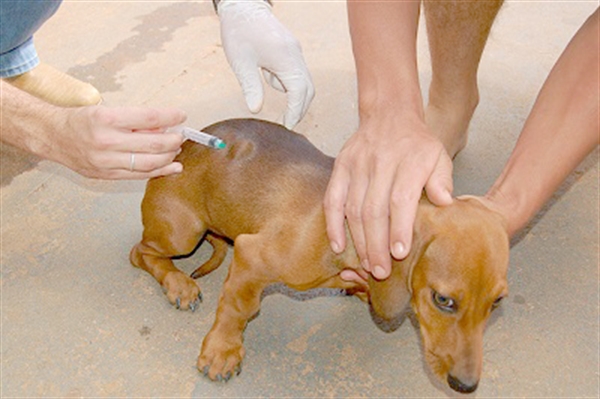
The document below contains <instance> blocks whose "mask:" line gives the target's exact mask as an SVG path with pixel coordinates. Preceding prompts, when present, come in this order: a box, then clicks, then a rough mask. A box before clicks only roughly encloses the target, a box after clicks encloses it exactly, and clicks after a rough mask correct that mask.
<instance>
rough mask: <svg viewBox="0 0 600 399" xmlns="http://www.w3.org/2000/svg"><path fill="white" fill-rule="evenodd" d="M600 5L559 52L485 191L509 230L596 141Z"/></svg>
mask: <svg viewBox="0 0 600 399" xmlns="http://www.w3.org/2000/svg"><path fill="white" fill-rule="evenodd" d="M598 18H599V14H598V10H597V11H596V12H595V13H594V14H593V15H592V16H591V17H590V18H589V19H588V20H587V22H586V23H585V24H584V26H583V27H582V28H581V29H580V30H579V32H578V33H577V35H576V36H575V37H574V38H573V40H572V41H571V43H569V45H568V47H567V48H566V50H565V51H564V53H563V54H562V55H561V57H560V59H559V60H558V62H557V63H556V65H555V67H554V68H553V69H552V71H551V72H550V75H549V76H548V79H547V80H546V82H545V83H544V86H543V88H542V90H541V92H540V94H539V96H538V98H537V100H536V102H535V105H534V107H533V109H532V111H531V115H530V117H529V118H528V120H527V121H526V123H525V126H524V127H523V131H522V133H521V136H520V138H519V140H518V141H517V144H516V146H515V149H514V151H513V153H512V155H511V157H510V158H509V160H508V163H507V165H506V167H505V168H504V171H503V172H502V174H501V175H500V177H499V178H498V180H497V181H496V182H495V184H494V185H493V186H492V188H491V189H490V190H489V192H488V193H487V194H486V197H487V198H488V199H489V200H491V201H492V203H493V204H494V206H496V207H498V208H499V210H500V211H501V212H502V213H503V214H504V215H505V216H506V218H507V221H508V231H509V234H510V235H513V234H514V233H516V232H517V231H518V230H520V229H522V228H523V227H524V226H525V225H526V224H527V222H528V221H529V220H530V219H531V218H532V217H533V216H534V215H535V214H536V213H537V212H538V211H539V210H540V209H541V207H542V206H543V204H544V203H545V202H546V201H548V199H549V198H550V197H551V196H552V193H554V191H556V189H557V188H558V187H559V185H560V184H561V182H562V181H564V179H565V178H566V177H567V176H568V175H569V173H570V172H571V171H572V170H573V169H574V168H575V167H576V166H577V165H578V164H579V163H580V162H581V161H582V160H583V159H584V158H585V156H586V155H587V154H589V153H590V151H592V150H593V149H594V148H595V147H596V146H597V145H598V143H599V133H598V132H599V123H598V118H599V115H598V112H599V111H598V108H599V90H600V86H599V79H598V74H599V68H600V66H599V65H600V64H599V59H598V58H599V53H598V48H599V39H598V37H599V24H598Z"/></svg>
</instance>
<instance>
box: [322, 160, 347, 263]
mask: <svg viewBox="0 0 600 399" xmlns="http://www.w3.org/2000/svg"><path fill="white" fill-rule="evenodd" d="M348 184H349V175H348V173H347V171H346V169H345V168H343V167H336V168H334V170H333V173H332V175H331V179H330V180H329V185H328V187H327V192H326V193H325V199H324V201H323V208H324V211H325V221H326V224H327V236H328V237H329V241H330V245H331V249H332V250H333V252H335V253H341V252H343V251H344V249H345V248H346V229H345V219H346V216H345V213H344V205H345V203H346V196H347V194H348Z"/></svg>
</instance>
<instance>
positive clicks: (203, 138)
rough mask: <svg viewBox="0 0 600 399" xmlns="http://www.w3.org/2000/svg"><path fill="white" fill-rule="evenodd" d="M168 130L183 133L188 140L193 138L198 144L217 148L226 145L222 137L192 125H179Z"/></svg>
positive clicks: (219, 148)
mask: <svg viewBox="0 0 600 399" xmlns="http://www.w3.org/2000/svg"><path fill="white" fill-rule="evenodd" d="M167 131H169V132H175V133H181V134H183V136H184V137H185V138H186V139H188V140H192V141H194V142H196V143H198V144H202V145H205V146H207V147H211V148H215V149H217V150H221V149H223V148H225V147H226V144H225V142H224V141H223V140H221V139H220V138H218V137H215V136H213V135H211V134H208V133H204V132H201V131H198V130H196V129H192V128H191V127H187V126H182V125H179V126H174V127H172V128H169V129H168V130H167Z"/></svg>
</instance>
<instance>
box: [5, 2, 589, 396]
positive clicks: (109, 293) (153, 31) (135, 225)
mask: <svg viewBox="0 0 600 399" xmlns="http://www.w3.org/2000/svg"><path fill="white" fill-rule="evenodd" d="M595 7H597V1H589V2H560V1H558V2H508V3H507V4H506V5H505V7H504V9H503V10H502V11H501V12H500V15H499V17H498V20H497V23H496V25H495V27H494V29H493V31H492V35H491V38H490V41H489V44H488V47H487V49H486V52H485V53H484V57H483V61H482V64H481V71H480V89H481V103H480V106H479V108H478V110H477V112H476V114H475V117H474V119H473V122H472V125H471V128H470V142H469V145H468V147H467V148H466V149H465V150H464V152H462V153H461V154H460V155H459V156H458V158H457V159H456V161H455V186H456V188H455V193H456V194H465V193H469V194H482V193H484V192H485V191H486V189H487V188H488V187H489V186H490V184H491V183H492V182H493V180H494V179H495V177H496V176H497V175H498V173H499V172H500V170H501V169H502V166H503V163H504V162H505V160H506V159H507V157H508V156H509V153H510V151H511V149H512V147H513V145H514V143H515V140H516V138H517V136H518V133H519V131H520V128H521V127H522V125H523V122H524V120H525V118H526V116H527V113H528V111H529V109H530V107H531V105H532V102H533V101H534V99H535V97H536V94H537V91H538V89H539V88H540V86H541V84H542V82H543V81H544V79H545V77H546V75H547V74H548V72H549V71H550V68H551V67H552V65H553V62H554V61H555V60H556V58H557V57H558V55H559V54H560V52H561V51H562V49H563V48H564V46H565V45H566V44H567V42H568V40H569V39H570V37H571V36H572V34H573V33H574V32H575V31H576V30H577V29H578V27H579V25H580V24H581V23H582V22H583V21H584V20H585V18H586V17H587V16H588V15H589V14H590V13H591V12H592V11H593V10H594V9H595ZM275 13H276V14H277V15H278V16H279V18H280V19H281V20H282V22H283V23H284V24H286V25H287V26H288V27H289V29H290V30H291V31H292V32H293V33H294V34H295V35H296V36H297V38H298V39H299V40H300V41H301V43H302V45H303V49H304V55H305V57H306V61H307V63H308V66H309V69H310V70H311V72H312V75H313V79H314V82H315V86H316V90H317V95H316V97H315V100H314V102H313V104H312V107H311V108H310V111H309V113H308V115H307V116H306V117H305V119H304V120H303V121H302V123H301V124H300V125H299V126H298V127H297V129H296V130H297V131H299V132H301V133H303V134H305V135H307V136H308V137H309V138H310V139H311V141H312V142H314V143H315V145H317V146H318V147H319V148H321V149H322V150H323V151H325V152H326V153H328V154H331V155H335V154H336V153H337V152H338V151H339V149H340V148H341V146H342V144H343V143H344V141H345V140H346V139H347V138H348V137H349V136H350V135H351V134H352V133H353V131H354V129H355V128H356V126H357V117H356V90H355V74H354V64H353V59H352V54H351V48H350V42H349V37H348V28H347V23H346V13H345V3H344V2H342V1H327V2H325V1H323V2H318V1H317V2H310V1H294V2H292V1H284V0H281V1H279V2H277V3H276V6H275ZM36 42H37V47H38V50H39V53H40V55H41V57H42V58H43V60H44V61H45V62H46V63H49V64H52V65H54V66H56V67H57V68H59V69H61V70H63V71H66V72H69V73H71V74H73V75H75V76H77V77H79V78H81V79H85V80H89V81H90V82H92V83H93V84H95V85H96V86H97V87H98V88H99V89H100V90H101V91H102V92H103V95H104V99H105V103H106V105H111V106H115V105H151V106H176V107H180V108H182V109H184V110H185V111H186V112H187V113H188V114H189V124H190V125H191V126H195V127H202V126H205V125H208V124H210V123H212V122H215V121H218V120H221V119H226V118H230V117H241V116H248V115H249V112H248V111H247V110H246V108H245V104H244V101H243V98H242V95H241V92H240V90H239V88H238V85H237V82H236V80H235V78H234V76H233V74H232V72H231V71H230V70H229V67H228V65H227V63H226V60H225V57H224V54H223V51H222V48H221V46H220V39H219V25H218V19H217V17H216V16H215V15H214V11H213V8H212V4H211V3H210V2H207V1H203V2H167V1H127V2H123V1H96V2H88V1H83V0H72V1H69V2H65V3H64V4H63V6H62V7H61V8H60V10H59V12H58V13H57V14H56V15H55V17H54V18H52V19H51V20H50V21H49V22H48V23H47V24H46V25H45V26H44V27H43V28H42V29H41V31H40V32H39V34H38V35H37V36H36ZM419 49H420V51H421V55H420V64H421V78H422V81H423V85H424V87H425V88H426V87H427V85H428V81H429V76H430V71H429V66H428V63H427V59H428V58H427V57H428V56H427V52H426V40H425V38H424V36H423V35H422V36H421V39H420V41H419ZM590 51H593V49H590ZM425 93H426V90H425ZM284 107H285V97H284V96H283V95H281V94H279V93H275V92H273V91H272V90H269V91H267V99H266V104H265V106H264V110H263V112H262V113H261V114H260V115H259V116H260V117H262V118H265V119H269V120H277V119H278V118H279V116H280V114H281V113H282V112H283V109H284ZM549 166H550V165H549ZM598 188H599V187H598V152H597V151H596V152H594V153H593V154H592V155H591V156H590V157H588V159H587V160H586V161H585V162H584V163H583V164H582V165H581V166H580V167H578V168H577V170H576V171H575V172H574V173H573V174H572V175H571V176H570V177H569V179H568V181H567V182H566V183H565V184H564V185H563V187H562V188H561V190H560V191H559V192H558V193H557V194H556V196H555V197H554V198H553V199H552V201H551V203H550V205H549V206H548V207H547V208H546V209H545V210H544V212H542V213H541V215H540V217H538V218H536V220H535V221H534V222H532V223H531V225H530V226H529V227H528V229H527V231H526V232H525V233H524V234H522V235H521V236H520V237H519V238H518V239H517V240H515V243H514V245H513V248H512V252H511V267H510V271H509V284H510V297H509V298H508V300H506V301H505V302H504V303H503V305H502V307H501V310H499V311H498V312H497V313H496V314H495V316H494V318H493V319H492V322H491V323H490V325H489V327H488V329H487V332H486V335H485V360H484V370H483V378H482V380H481V383H480V388H479V389H478V391H477V392H476V393H475V394H474V395H471V396H475V397H480V398H484V397H536V398H540V397H594V398H597V397H598V396H599V394H600V391H599V377H600V376H599V360H598V353H599V348H598V346H599V344H598V342H599V341H598V339H599V325H598V319H599V308H598V304H599V283H598V282H599V279H598V238H599V235H598V216H599V215H598ZM143 193H144V182H104V181H91V180H86V179H84V178H81V177H79V176H78V175H76V174H74V173H72V172H71V171H69V170H67V169H65V168H63V167H61V166H59V165H56V164H53V163H49V162H43V161H42V162H40V161H38V160H37V159H33V158H31V157H27V156H23V155H22V154H20V153H19V152H17V151H14V150H13V149H11V148H9V147H8V146H3V147H2V191H1V201H2V202H1V204H2V208H1V216H2V220H1V244H2V247H1V255H2V257H1V262H2V285H1V289H2V294H1V295H2V296H1V300H2V301H1V310H2V318H1V321H2V324H1V338H2V339H1V344H2V346H1V352H2V369H1V371H2V373H1V396H2V397H92V396H93V397H206V398H207V397H258V396H261V397H262V396H268V397H350V396H352V397H446V396H452V395H453V394H452V392H451V391H449V390H448V389H447V388H444V387H443V386H441V385H440V384H438V383H437V382H436V381H435V380H434V379H433V378H432V377H431V375H430V374H429V373H428V372H427V371H426V368H425V365H424V360H423V356H422V353H421V352H420V346H419V341H418V335H417V332H416V330H415V328H414V327H413V326H411V324H410V323H406V324H405V325H403V326H402V327H401V328H400V329H399V330H397V331H396V332H394V333H391V334H385V333H383V332H381V331H380V330H378V329H377V328H376V326H375V325H374V324H373V323H372V322H371V320H370V317H369V313H368V310H367V307H366V306H365V305H364V304H363V303H361V302H360V301H359V300H358V299H356V298H347V297H321V298H317V299H313V300H310V301H305V302H298V301H294V300H292V299H290V298H288V297H286V296H282V295H272V296H269V297H267V298H266V299H265V300H264V301H263V307H262V311H261V315H260V317H258V318H257V319H256V320H254V321H253V322H252V323H250V325H249V326H248V329H247V331H246V341H245V342H246V348H247V356H246V359H245V362H244V371H243V373H242V374H241V375H240V376H239V377H237V378H234V379H233V380H232V381H230V382H229V383H227V384H223V383H213V382H210V381H208V380H207V379H205V378H204V377H203V376H201V375H200V374H199V373H198V371H197V370H196V368H195V364H196V357H197V355H198V351H199V348H200V344H201V341H202V338H203V337H204V335H205V334H206V333H207V331H208V329H209V328H210V326H211V323H212V322H213V318H214V314H215V308H216V300H217V297H218V294H219V290H220V287H221V284H222V282H223V279H224V277H225V274H226V268H225V267H223V268H221V269H220V270H218V271H217V272H215V273H213V274H211V275H209V276H207V277H206V278H204V279H203V280H201V281H200V284H201V286H202V288H203V292H204V297H205V300H204V303H203V305H202V307H201V309H200V310H199V311H196V313H191V312H181V311H177V310H175V309H174V308H172V307H171V305H169V304H168V302H167V300H166V299H165V297H164V296H163V295H162V293H161V290H160V288H159V286H158V285H157V284H156V283H155V281H154V280H153V279H152V278H151V277H150V276H149V275H147V274H145V273H143V272H142V271H140V270H138V269H135V268H133V267H131V266H130V265H129V262H128V253H129V250H130V248H131V246H132V245H133V244H134V243H136V242H137V241H138V240H139V238H140V235H141V231H142V228H141V222H140V211H139V205H140V201H141V198H142V196H143ZM207 256H208V249H207V248H202V249H201V250H200V251H198V252H197V253H196V254H195V255H194V256H192V257H191V258H188V259H183V260H180V261H178V262H177V265H178V266H179V267H181V268H182V269H183V270H186V271H191V270H193V269H195V267H196V266H197V265H198V264H200V262H202V260H203V259H205V258H206V257H207Z"/></svg>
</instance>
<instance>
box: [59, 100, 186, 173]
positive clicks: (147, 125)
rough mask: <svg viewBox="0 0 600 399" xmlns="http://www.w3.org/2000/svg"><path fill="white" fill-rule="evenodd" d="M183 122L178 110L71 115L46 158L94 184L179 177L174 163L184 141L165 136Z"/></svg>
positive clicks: (98, 109) (94, 110) (89, 110)
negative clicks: (107, 180) (94, 181)
mask: <svg viewBox="0 0 600 399" xmlns="http://www.w3.org/2000/svg"><path fill="white" fill-rule="evenodd" d="M185 119H186V116H185V114H184V113H183V112H182V111H180V110H177V109H152V108H141V107H122V108H108V107H104V106H95V107H83V108H77V109H72V110H71V111H70V112H69V113H68V114H67V119H66V123H65V127H64V129H63V130H62V131H60V132H57V134H56V136H55V141H54V142H53V144H52V149H51V154H49V155H50V158H52V159H54V160H55V161H57V162H60V163H62V164H64V165H65V166H67V167H69V168H71V169H73V170H74V171H76V172H78V173H80V174H82V175H84V176H87V177H93V178H99V179H147V178H150V177H155V176H163V175H169V174H173V173H179V172H181V170H182V165H181V164H180V163H179V162H173V159H174V158H175V156H176V155H177V154H178V152H179V148H180V147H181V144H182V143H183V141H184V138H183V136H182V135H181V134H179V133H165V130H166V129H167V128H168V127H171V126H175V125H178V124H181V123H183V121H184V120H185Z"/></svg>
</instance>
